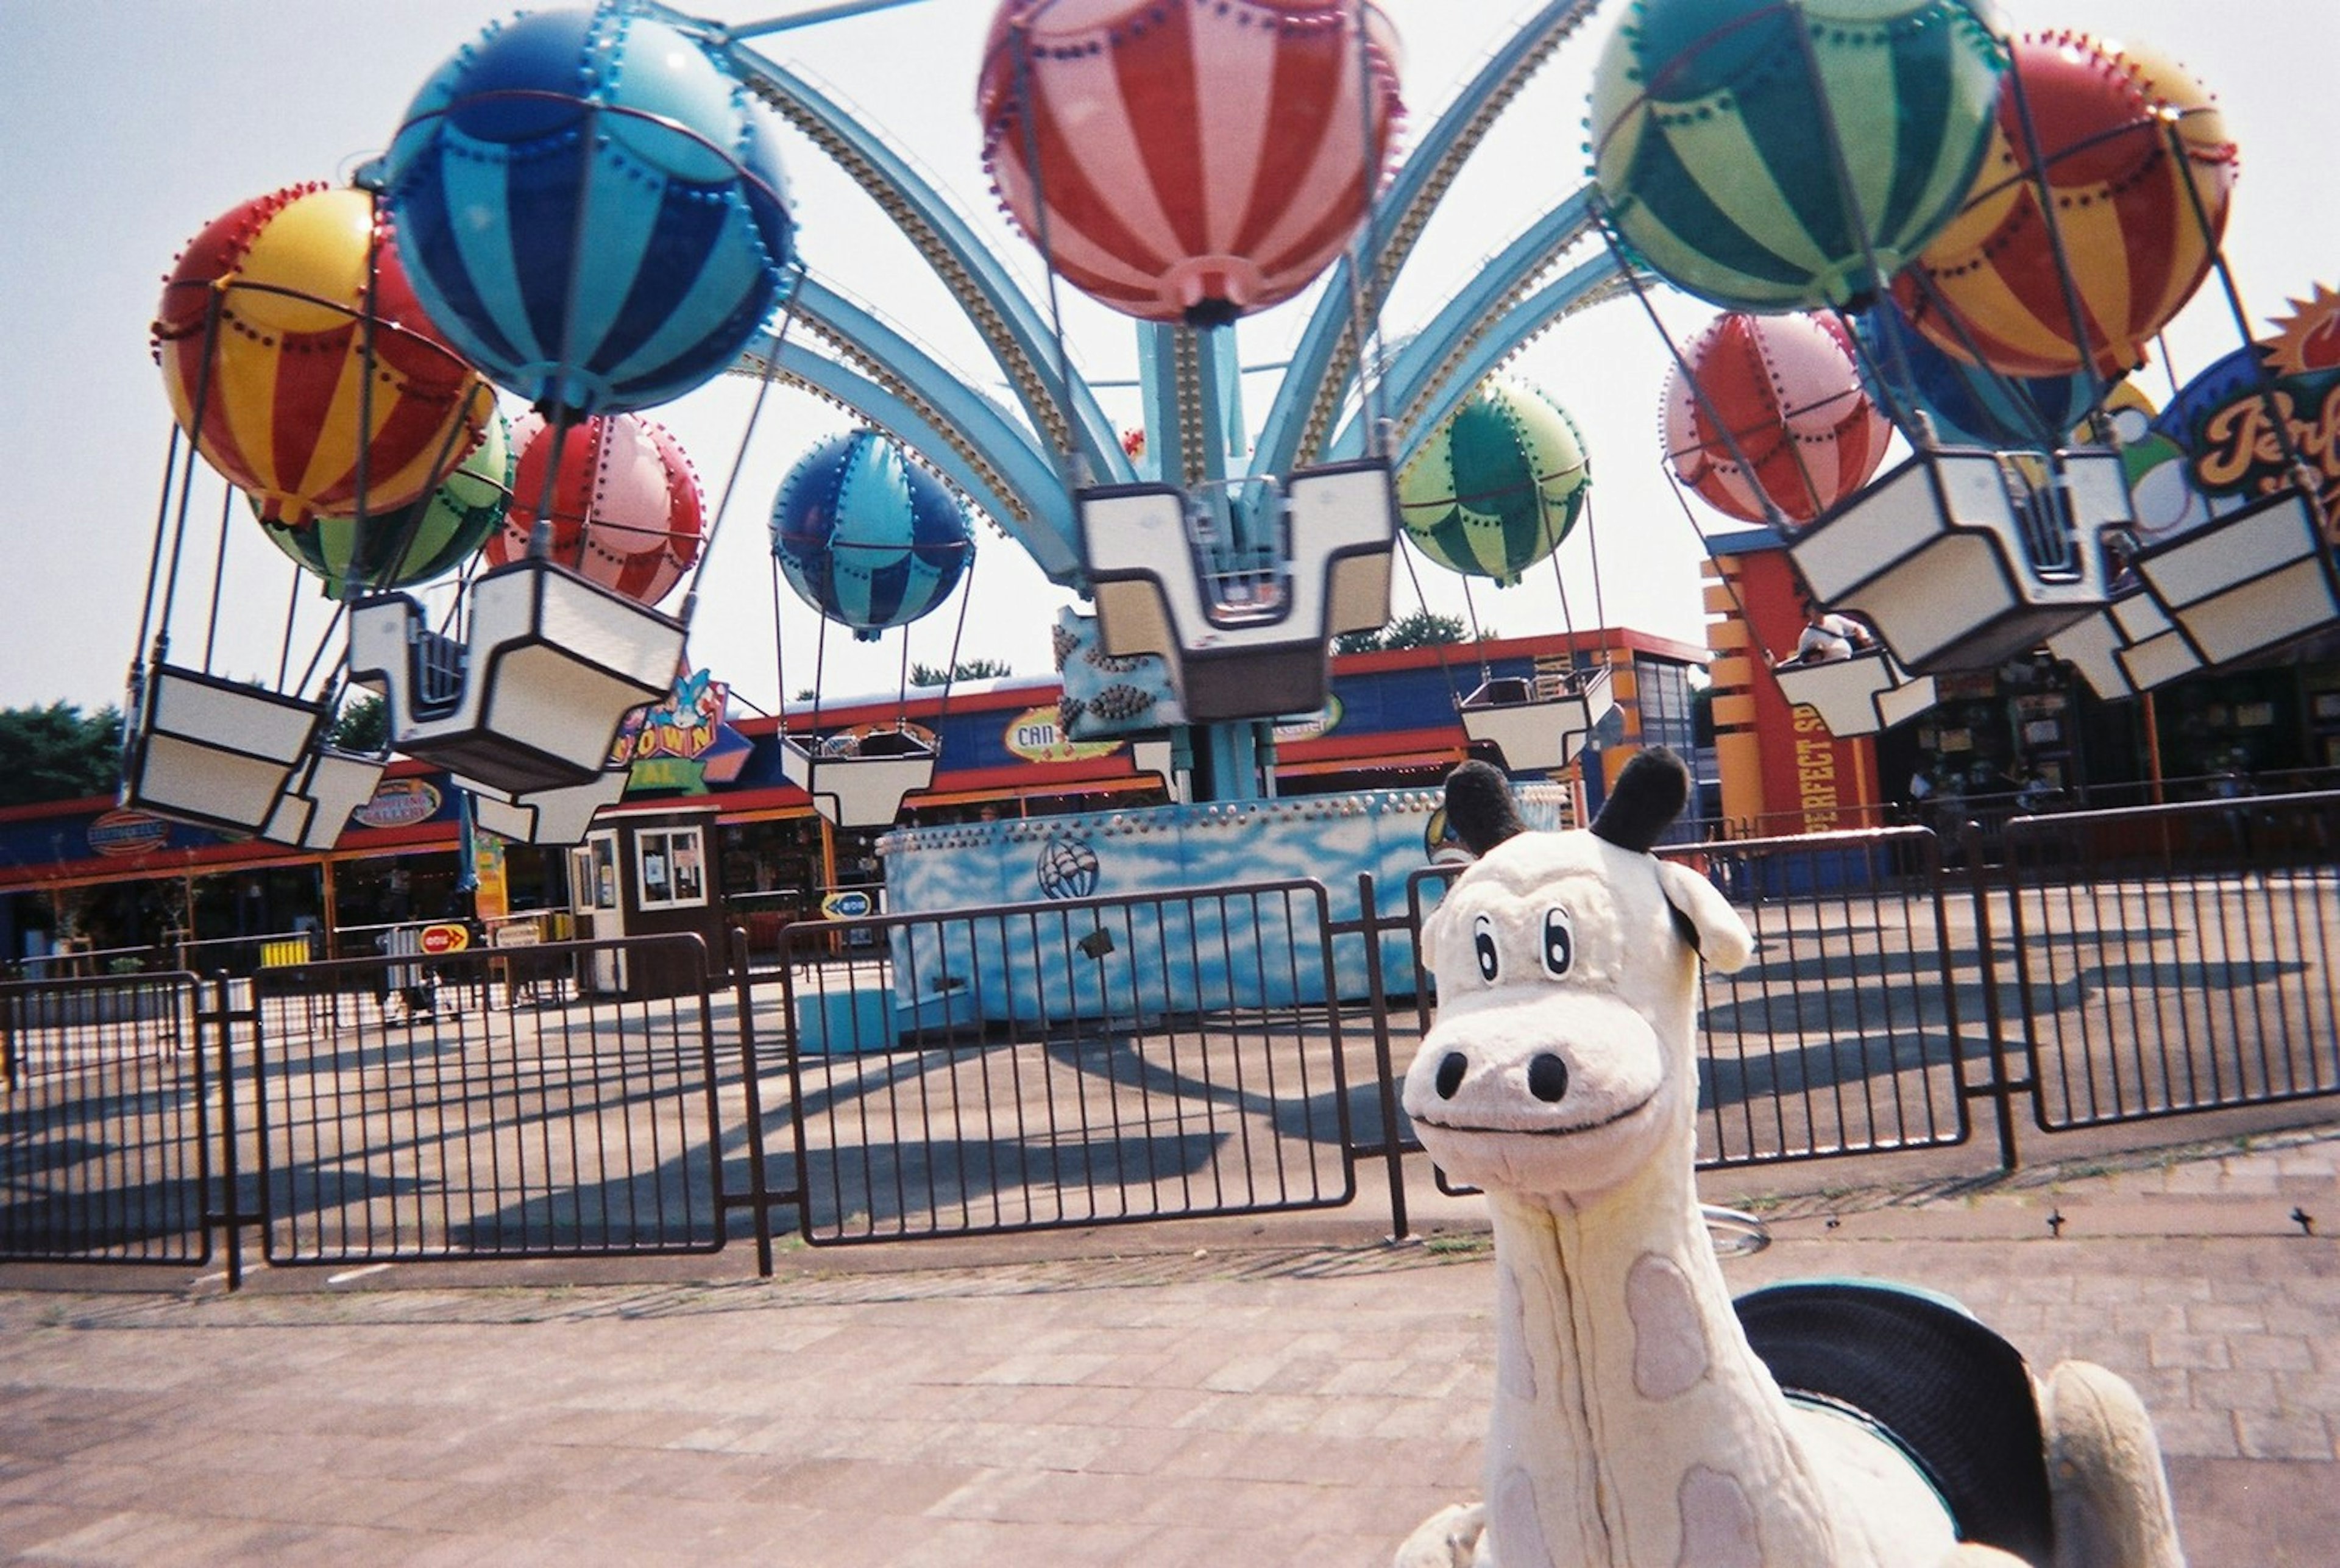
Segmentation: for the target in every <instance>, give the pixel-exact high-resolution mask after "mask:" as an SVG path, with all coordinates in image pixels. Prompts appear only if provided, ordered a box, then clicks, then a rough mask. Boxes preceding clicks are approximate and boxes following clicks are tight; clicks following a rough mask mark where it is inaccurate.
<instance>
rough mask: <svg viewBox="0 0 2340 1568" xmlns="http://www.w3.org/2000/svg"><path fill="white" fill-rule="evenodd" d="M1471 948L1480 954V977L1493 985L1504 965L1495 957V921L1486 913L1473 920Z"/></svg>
mask: <svg viewBox="0 0 2340 1568" xmlns="http://www.w3.org/2000/svg"><path fill="white" fill-rule="evenodd" d="M1471 950H1472V952H1473V953H1475V954H1477V955H1478V958H1479V978H1481V979H1482V980H1484V981H1486V982H1487V984H1489V985H1491V986H1492V985H1493V984H1494V983H1495V976H1496V975H1497V973H1499V972H1500V971H1501V969H1502V965H1501V964H1499V963H1498V962H1497V961H1496V958H1495V922H1494V921H1492V920H1491V919H1489V918H1487V917H1486V916H1484V915H1482V916H1480V917H1479V918H1477V919H1475V920H1473V921H1472V922H1471Z"/></svg>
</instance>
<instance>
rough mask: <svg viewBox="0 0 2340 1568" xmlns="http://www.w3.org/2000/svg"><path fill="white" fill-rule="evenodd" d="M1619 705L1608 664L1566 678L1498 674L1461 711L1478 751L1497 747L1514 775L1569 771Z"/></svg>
mask: <svg viewBox="0 0 2340 1568" xmlns="http://www.w3.org/2000/svg"><path fill="white" fill-rule="evenodd" d="M1616 706H1617V698H1616V694H1615V692H1614V691H1613V690H1611V683H1610V680H1609V669H1608V667H1607V666H1606V665H1598V666H1593V667H1591V668H1588V669H1581V670H1569V671H1567V672H1566V673H1565V674H1556V675H1539V676H1536V677H1535V678H1534V679H1532V680H1531V679H1529V678H1528V677H1526V676H1520V675H1498V676H1492V677H1490V678H1489V679H1487V680H1482V681H1481V682H1480V683H1479V687H1478V690H1474V691H1472V693H1471V695H1470V696H1468V697H1465V698H1464V699H1463V700H1462V702H1461V704H1460V705H1459V707H1458V712H1459V714H1460V716H1461V718H1462V720H1463V733H1464V734H1465V735H1468V736H1469V737H1470V738H1471V746H1472V750H1473V751H1478V750H1480V749H1482V748H1487V749H1492V750H1493V751H1494V753H1495V754H1496V756H1497V757H1498V758H1500V759H1502V764H1501V765H1502V768H1503V769H1505V770H1506V771H1508V772H1525V771H1528V770H1530V769H1552V768H1565V767H1567V766H1568V765H1569V764H1570V763H1571V762H1573V761H1575V760H1576V757H1577V753H1579V752H1581V751H1582V750H1583V749H1584V747H1585V744H1586V743H1587V742H1588V741H1590V740H1591V738H1592V732H1593V730H1594V729H1598V728H1599V727H1600V724H1601V720H1602V719H1606V718H1607V717H1608V716H1609V714H1610V713H1611V710H1614V709H1615V708H1616Z"/></svg>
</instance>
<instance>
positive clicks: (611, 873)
mask: <svg viewBox="0 0 2340 1568" xmlns="http://www.w3.org/2000/svg"><path fill="white" fill-rule="evenodd" d="M601 823H602V825H601V826H600V827H599V828H597V829H594V831H592V832H591V833H590V834H588V835H587V836H586V839H585V841H584V842H583V843H581V844H580V845H578V846H577V847H576V848H575V849H571V850H570V852H569V855H570V863H569V868H570V876H569V887H570V908H571V910H572V911H573V912H574V914H575V916H576V918H577V937H578V939H579V940H580V941H587V940H590V941H594V942H610V941H616V940H620V939H622V938H639V937H657V936H665V935H668V934H669V933H674V932H690V933H695V934H696V935H698V936H699V938H701V939H702V940H704V941H705V942H706V944H707V953H708V965H709V968H710V969H714V968H720V967H721V966H722V964H723V962H724V958H723V912H722V906H721V903H720V901H719V899H718V898H716V897H715V886H716V879H715V875H714V868H713V866H712V865H711V863H710V858H711V857H712V856H713V854H714V852H715V842H716V840H715V809H714V807H712V806H708V807H705V808H703V809H697V810H677V811H656V812H649V811H646V812H639V813H635V812H628V813H625V814H623V815H618V814H610V815H605V816H604V817H603V818H602V819H601ZM577 985H578V989H579V990H580V991H581V992H583V993H584V994H586V995H587V996H604V997H627V998H629V999H637V1000H639V999H640V998H643V997H671V996H677V995H680V994H681V993H683V992H686V991H690V990H695V989H697V988H698V986H699V975H698V972H697V971H696V969H695V968H693V966H692V965H690V964H689V962H688V961H687V960H685V959H684V958H682V957H681V956H680V955H679V954H673V955H669V954H665V953H661V952H658V951H654V950H653V951H648V952H645V951H642V950H639V949H626V948H600V949H597V950H596V951H594V952H592V953H591V954H590V955H587V956H586V957H585V958H581V959H580V964H579V972H578V976H577Z"/></svg>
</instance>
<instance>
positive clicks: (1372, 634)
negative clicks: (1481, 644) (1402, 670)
mask: <svg viewBox="0 0 2340 1568" xmlns="http://www.w3.org/2000/svg"><path fill="white" fill-rule="evenodd" d="M1464 630H1465V629H1464V627H1463V622H1462V621H1461V620H1457V619H1456V618H1455V617H1453V616H1452V615H1441V614H1439V613H1438V612H1437V611H1436V610H1409V611H1407V612H1406V613H1405V614H1403V615H1401V616H1399V617H1398V618H1397V619H1396V620H1393V621H1391V622H1390V623H1389V624H1388V625H1387V626H1384V627H1383V628H1382V629H1381V630H1378V631H1344V632H1343V633H1342V634H1341V635H1340V636H1339V637H1336V638H1334V640H1333V651H1334V652H1335V653H1377V652H1386V651H1389V650H1393V649H1399V648H1436V647H1440V646H1442V645H1443V644H1448V643H1455V642H1460V641H1462V640H1463V631H1464ZM1487 635H1488V636H1490V637H1492V636H1494V635H1495V633H1494V632H1493V631H1492V630H1490V631H1488V633H1487Z"/></svg>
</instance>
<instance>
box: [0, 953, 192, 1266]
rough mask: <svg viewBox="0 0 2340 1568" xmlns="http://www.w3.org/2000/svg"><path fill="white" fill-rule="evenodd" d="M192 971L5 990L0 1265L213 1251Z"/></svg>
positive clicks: (169, 1257)
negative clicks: (14, 1261) (21, 1260)
mask: <svg viewBox="0 0 2340 1568" xmlns="http://www.w3.org/2000/svg"><path fill="white" fill-rule="evenodd" d="M195 1004H196V983H195V978H194V977H193V976H192V975H184V974H158V975H128V976H104V977H96V978H89V979H85V980H80V981H74V982H71V983H63V982H56V981H19V982H15V983H11V984H6V985H0V1257H6V1258H38V1259H46V1260H57V1259H91V1260H104V1261H112V1262H123V1263H156V1264H199V1263H203V1262H207V1261H208V1260H209V1259H210V1256H211V1231H210V1229H209V1228H208V1226H206V1225H205V1223H204V1213H205V1201H206V1197H207V1195H208V1194H209V1192H210V1190H211V1166H210V1163H209V1162H210V1159H211V1153H212V1146H213V1140H212V1136H211V1123H210V1119H209V1117H210V1112H209V1104H210V1096H209V1095H208V1093H207V1092H206V1086H205V1083H204V1078H203V1073H204V1064H203V1053H202V1052H201V1051H199V1050H196V1049H194V1048H193V1047H194V1042H195V1039H196V1018H195Z"/></svg>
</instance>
